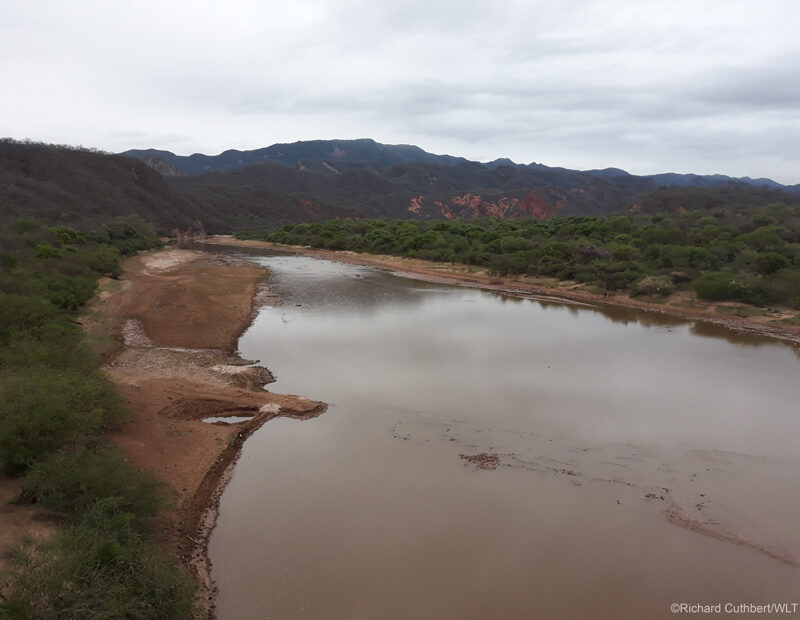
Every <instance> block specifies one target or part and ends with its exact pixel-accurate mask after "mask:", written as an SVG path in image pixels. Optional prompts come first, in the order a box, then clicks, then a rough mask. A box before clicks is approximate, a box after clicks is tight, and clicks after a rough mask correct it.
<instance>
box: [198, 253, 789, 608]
mask: <svg viewBox="0 0 800 620" xmlns="http://www.w3.org/2000/svg"><path fill="white" fill-rule="evenodd" d="M259 260H261V261H262V262H263V263H264V264H266V265H267V266H268V267H269V268H270V269H271V271H272V274H273V275H272V278H271V284H272V286H273V287H274V288H275V289H276V290H277V292H278V293H279V294H280V296H281V297H282V298H283V299H284V300H285V301H284V304H283V305H281V306H276V307H274V308H267V309H265V310H264V311H263V312H262V313H261V314H260V315H259V316H258V318H257V320H256V321H255V323H254V324H253V326H252V328H251V329H250V330H249V331H248V332H247V333H246V334H245V336H244V337H243V338H242V340H241V342H240V348H241V351H242V354H243V355H244V356H245V357H247V358H252V359H262V360H264V361H265V362H266V363H267V364H268V366H269V367H270V369H271V370H272V371H273V373H274V374H275V375H276V376H277V382H276V383H275V384H271V385H270V389H274V390H275V391H278V392H289V393H297V394H303V395H305V396H308V397H310V398H313V399H318V400H323V401H326V402H328V403H331V404H332V407H331V408H330V409H329V411H328V412H327V413H325V414H324V415H322V416H320V417H319V418H317V419H315V420H313V421H310V422H296V421H290V420H275V421H273V422H270V423H269V424H267V425H265V426H264V427H263V428H262V429H261V430H260V431H259V432H258V433H256V434H255V435H254V436H253V437H252V438H251V439H249V440H248V441H247V442H246V444H245V449H244V452H243V455H242V459H241V461H240V463H239V466H238V468H237V471H236V474H235V476H234V479H233V481H232V483H231V485H230V486H229V488H228V489H227V491H226V492H225V494H224V496H223V499H222V503H221V514H220V520H219V526H218V529H217V530H216V532H215V534H214V537H213V539H212V546H211V556H212V561H213V563H214V570H215V577H216V579H217V581H218V583H219V587H220V598H219V612H220V618H222V619H223V620H224V619H225V618H237V619H238V618H264V617H277V618H342V619H344V618H359V617H363V618H398V619H400V618H409V617H420V618H442V619H449V618H453V619H455V618H465V617H503V618H530V617H537V616H541V617H594V618H603V617H606V618H634V617H648V618H657V617H670V616H671V614H670V613H669V606H668V605H669V602H670V601H674V600H697V601H700V600H707V599H709V598H710V600H738V599H739V598H740V597H744V599H743V600H767V599H769V600H772V599H775V600H778V599H786V598H787V597H788V598H791V595H792V594H793V593H794V592H796V584H797V583H798V572H797V569H796V568H793V567H792V566H790V565H789V564H790V563H791V562H792V558H794V557H800V540H798V536H799V535H798V533H797V531H796V527H795V525H796V523H797V520H798V519H800V514H799V513H800V484H799V483H798V481H799V480H800V467H799V466H798V460H800V447H799V446H798V445H797V442H796V437H797V436H800V417H798V416H797V415H796V402H797V400H798V397H800V389H799V388H798V385H797V381H796V377H797V376H798V370H800V364H798V361H797V359H796V358H795V357H794V355H793V354H792V352H791V349H790V348H789V347H787V346H784V345H782V344H780V343H775V342H764V341H763V340H761V339H757V338H753V337H750V336H740V335H733V334H730V333H723V332H724V330H722V332H721V333H720V336H721V337H714V336H712V334H713V333H714V331H716V330H719V329H720V328H716V327H715V328H714V329H713V330H705V329H704V327H703V326H701V327H700V329H701V331H702V334H698V333H696V329H697V326H698V324H694V323H692V322H689V321H683V320H680V319H674V318H672V317H668V316H666V315H660V314H649V313H643V312H640V311H636V310H632V309H627V308H614V307H587V306H578V305H571V304H570V305H562V304H557V303H554V302H552V301H547V300H536V299H524V298H518V297H509V296H508V295H498V294H497V293H496V292H489V291H479V290H474V289H464V288H455V287H447V286H442V285H438V284H429V283H424V282H417V281H413V280H407V279H403V278H398V277H395V276H392V275H390V274H388V273H386V272H381V271H377V270H373V269H369V268H365V267H358V266H353V265H342V264H337V263H331V262H327V261H320V260H317V259H310V258H305V257H272V258H265V259H259ZM698 335H702V336H703V337H701V338H698V337H697V336H698ZM481 453H486V454H492V455H494V456H496V457H497V462H498V463H499V466H498V468H497V470H495V471H477V472H476V471H473V470H472V469H471V468H469V467H465V466H464V463H465V461H464V460H463V459H462V458H460V457H461V456H462V455H467V456H470V455H476V454H481ZM776 457H781V458H776ZM668 509H669V510H672V511H673V513H671V514H673V518H674V519H675V520H678V519H683V520H684V524H688V525H691V526H694V525H698V524H699V525H698V527H700V526H702V527H705V528H706V531H707V533H709V534H714V535H718V539H715V538H713V537H712V536H710V535H709V536H699V535H698V534H696V533H694V532H692V531H689V530H687V529H682V528H679V527H675V526H674V525H670V523H669V522H668V521H667V520H666V519H665V518H664V514H665V511H667V510H668ZM737 540H739V541H742V542H743V543H746V544H738V545H737V544H732V542H731V541H737ZM725 541H727V542H725ZM748 545H749V546H748ZM782 554H783V555H782ZM787 561H788V562H789V564H787ZM654 566H655V567H657V568H654ZM756 575H757V576H758V579H754V576H756Z"/></svg>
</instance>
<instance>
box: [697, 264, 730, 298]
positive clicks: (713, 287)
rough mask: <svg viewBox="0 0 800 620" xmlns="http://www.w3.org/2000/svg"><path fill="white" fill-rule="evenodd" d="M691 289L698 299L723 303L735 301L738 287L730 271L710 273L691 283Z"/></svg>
mask: <svg viewBox="0 0 800 620" xmlns="http://www.w3.org/2000/svg"><path fill="white" fill-rule="evenodd" d="M692 288H694V290H695V292H696V293H697V296H698V297H699V298H700V299H705V300H707V301H723V300H726V299H735V298H736V293H737V291H738V290H739V285H738V283H737V281H736V277H735V276H734V275H733V273H731V272H730V271H712V272H710V273H705V274H703V275H702V276H700V277H699V278H697V279H696V280H695V281H694V282H692Z"/></svg>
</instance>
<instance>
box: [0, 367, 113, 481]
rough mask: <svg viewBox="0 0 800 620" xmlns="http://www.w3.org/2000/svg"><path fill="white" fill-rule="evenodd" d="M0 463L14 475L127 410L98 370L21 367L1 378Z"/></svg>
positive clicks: (83, 439)
mask: <svg viewBox="0 0 800 620" xmlns="http://www.w3.org/2000/svg"><path fill="white" fill-rule="evenodd" d="M0 399H2V401H3V403H4V405H3V410H2V415H0V466H3V467H4V468H5V469H6V471H7V472H8V473H10V474H12V475H17V474H20V473H23V472H25V471H26V470H27V469H28V468H30V467H31V466H32V465H34V464H35V463H36V462H37V461H40V460H43V459H45V458H46V457H47V456H49V455H50V454H51V453H52V452H53V451H56V450H59V449H61V448H64V447H66V446H68V445H76V444H81V443H84V442H85V441H86V440H87V438H88V439H91V437H92V436H93V435H94V434H95V433H97V432H98V431H99V430H100V429H101V428H103V427H104V426H106V425H107V424H108V423H110V422H112V421H115V420H118V419H120V418H121V417H122V416H123V415H124V412H125V409H124V407H123V405H122V399H121V398H120V396H119V395H118V394H117V392H116V391H115V390H114V387H113V386H112V385H111V384H110V383H109V381H108V379H106V378H105V377H104V376H103V375H102V374H101V373H100V371H93V372H90V373H84V372H76V371H72V370H56V369H50V368H43V367H31V368H26V369H21V370H19V371H18V372H16V373H14V374H13V375H12V376H10V377H7V378H4V380H3V382H2V384H0Z"/></svg>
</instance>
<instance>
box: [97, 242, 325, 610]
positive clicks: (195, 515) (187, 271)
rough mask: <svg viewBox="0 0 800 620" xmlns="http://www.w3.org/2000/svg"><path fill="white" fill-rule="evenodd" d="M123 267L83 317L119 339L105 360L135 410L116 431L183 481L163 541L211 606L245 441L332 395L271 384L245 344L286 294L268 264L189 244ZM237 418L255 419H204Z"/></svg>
mask: <svg viewBox="0 0 800 620" xmlns="http://www.w3.org/2000/svg"><path fill="white" fill-rule="evenodd" d="M124 268H125V271H124V274H123V276H122V278H121V280H120V282H112V281H107V282H105V283H104V285H103V290H101V293H100V294H99V295H98V297H97V298H96V299H95V301H94V302H93V304H92V305H91V307H90V308H89V311H88V312H87V317H86V318H85V319H84V326H85V328H86V330H87V331H88V333H89V334H90V337H92V338H94V339H95V340H96V341H98V342H102V341H103V339H104V337H105V339H106V340H107V339H108V338H109V337H110V338H112V339H113V340H114V341H115V342H116V345H115V346H113V347H108V346H107V345H106V346H105V350H104V352H105V354H106V357H107V364H106V366H105V370H106V372H107V374H108V375H109V377H110V378H111V379H112V380H113V381H114V382H115V383H116V385H117V386H118V388H119V390H120V392H121V393H122V394H123V396H124V397H125V398H126V399H127V401H128V404H129V407H130V409H131V416H130V417H129V418H128V419H127V420H126V421H125V423H124V424H123V425H122V426H121V428H119V429H118V430H116V431H114V432H113V433H112V434H111V440H112V441H113V442H114V443H115V444H116V445H117V446H119V447H120V448H121V449H122V451H123V452H124V453H125V455H126V456H127V457H128V458H129V459H130V460H131V461H132V462H134V463H135V464H136V465H137V466H138V467H140V468H142V469H144V470H147V471H151V472H153V473H154V474H155V475H156V476H158V477H159V478H160V479H161V480H164V481H165V482H167V483H168V484H169V485H170V487H171V488H172V489H173V490H174V492H175V496H176V509H175V511H173V512H172V513H171V514H169V515H168V518H167V519H166V522H165V523H164V524H163V535H164V540H165V542H166V543H167V544H169V545H171V546H172V547H173V548H174V549H175V550H176V552H178V553H179V554H180V555H181V556H182V558H183V560H184V562H185V563H186V566H187V569H189V570H190V571H191V572H192V573H195V574H196V576H197V577H198V579H199V581H200V583H201V585H202V586H203V593H202V595H203V597H204V598H205V601H206V609H207V610H208V613H209V615H210V616H213V597H214V584H213V582H212V580H211V577H210V566H209V563H208V556H207V552H206V543H207V540H208V536H209V533H210V531H211V530H212V529H213V527H214V522H215V520H216V505H217V501H218V498H219V495H220V494H221V492H222V489H223V488H224V485H225V484H226V482H227V481H228V479H229V477H230V472H231V471H232V467H233V464H234V463H235V462H236V459H237V457H238V455H239V450H240V448H241V446H242V443H243V442H244V440H245V439H246V438H247V437H248V436H249V435H251V434H252V433H253V432H254V431H255V430H257V429H258V428H260V427H261V426H262V425H263V424H264V423H265V422H267V421H268V420H270V419H272V418H275V417H278V416H291V417H294V418H298V419H305V418H309V417H313V416H316V415H319V413H321V412H322V411H324V409H325V405H324V404H323V403H319V402H315V401H311V400H309V399H306V398H303V397H300V396H291V395H283V394H274V393H271V392H268V391H266V390H264V389H263V386H264V384H267V383H270V382H272V381H274V377H273V376H272V374H271V373H270V371H269V370H268V369H267V368H265V367H263V366H261V365H259V364H258V362H257V361H251V360H244V359H242V358H241V357H239V356H238V355H237V354H236V353H235V348H236V341H237V339H238V337H239V334H240V333H241V332H242V331H243V330H244V329H245V328H246V327H247V325H249V323H250V321H251V318H252V316H253V315H254V312H255V307H256V306H255V304H256V303H259V300H261V301H263V300H265V299H269V300H271V301H273V302H274V301H276V298H275V297H274V296H271V294H270V293H269V289H268V286H267V285H266V283H265V278H266V277H267V276H268V272H267V271H266V270H265V269H263V268H262V267H260V266H258V265H255V264H253V263H251V262H248V261H244V260H241V259H237V258H235V257H230V256H214V255H210V254H208V253H203V252H194V251H189V250H180V249H167V250H163V251H160V252H155V253H149V254H144V255H141V256H139V257H136V258H132V259H129V260H128V261H126V262H125V265H124ZM228 416H241V417H246V418H247V419H246V420H242V421H239V422H235V423H232V424H209V423H205V422H203V419H205V418H209V417H221V418H225V417H228Z"/></svg>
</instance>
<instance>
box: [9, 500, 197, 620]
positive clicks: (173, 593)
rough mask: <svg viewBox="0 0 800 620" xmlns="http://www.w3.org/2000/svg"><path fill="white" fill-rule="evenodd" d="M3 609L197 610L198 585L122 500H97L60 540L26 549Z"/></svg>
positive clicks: (56, 612) (147, 613)
mask: <svg viewBox="0 0 800 620" xmlns="http://www.w3.org/2000/svg"><path fill="white" fill-rule="evenodd" d="M17 563H18V566H17V571H16V572H15V574H14V575H13V579H12V583H11V587H10V593H9V594H8V596H6V600H5V601H4V602H3V603H2V604H0V617H2V618H9V619H11V618H13V619H15V620H16V619H20V620H22V619H30V620H51V619H52V620H56V619H58V620H61V619H64V620H67V619H69V620H71V619H75V620H78V619H83V618H89V617H91V618H130V619H139V620H145V619H152V620H156V619H158V620H162V619H163V620H168V619H173V618H174V619H178V618H190V617H192V615H193V611H194V586H193V584H192V583H191V581H190V580H189V578H188V577H187V576H186V575H185V574H183V573H182V572H181V571H180V570H178V569H177V568H176V567H175V564H174V562H173V560H172V559H171V558H170V557H169V556H168V555H167V554H166V553H164V552H162V551H160V550H158V549H156V548H154V547H153V546H151V545H148V544H146V543H145V542H144V541H143V540H142V538H141V535H140V533H139V532H138V531H137V529H136V527H135V517H134V515H132V514H130V513H126V512H124V511H123V510H121V509H120V506H119V502H118V501H117V500H114V499H107V500H102V501H100V502H97V503H96V504H95V505H94V506H92V507H91V509H90V510H89V511H88V512H87V514H86V515H85V517H84V518H83V519H82V520H81V522H80V523H78V524H76V525H74V526H72V527H70V528H69V529H67V530H66V531H64V532H63V533H61V534H59V535H58V536H57V537H56V538H55V540H54V541H52V542H50V543H48V544H45V545H43V546H40V547H39V548H36V549H33V550H29V551H27V552H23V553H20V554H19V555H18V558H17Z"/></svg>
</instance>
